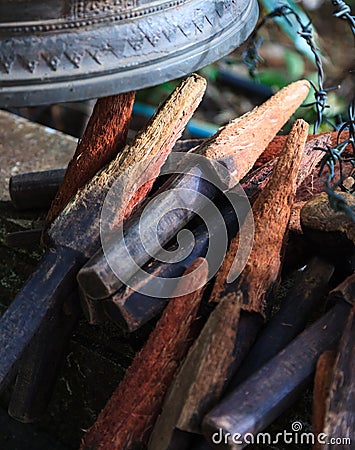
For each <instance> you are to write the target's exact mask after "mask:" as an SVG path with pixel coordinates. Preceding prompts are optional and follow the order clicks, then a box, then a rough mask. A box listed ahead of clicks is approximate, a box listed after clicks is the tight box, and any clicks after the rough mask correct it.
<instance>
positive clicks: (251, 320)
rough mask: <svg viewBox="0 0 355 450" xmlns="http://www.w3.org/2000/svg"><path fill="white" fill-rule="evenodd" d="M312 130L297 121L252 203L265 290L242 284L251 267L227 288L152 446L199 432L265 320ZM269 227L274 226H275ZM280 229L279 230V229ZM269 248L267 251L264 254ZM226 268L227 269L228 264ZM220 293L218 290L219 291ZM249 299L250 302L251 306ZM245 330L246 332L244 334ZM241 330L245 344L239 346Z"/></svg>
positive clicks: (258, 273) (258, 272)
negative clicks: (174, 432)
mask: <svg viewBox="0 0 355 450" xmlns="http://www.w3.org/2000/svg"><path fill="white" fill-rule="evenodd" d="M307 131H308V125H307V124H306V123H305V122H304V121H302V120H300V121H297V122H296V124H295V125H294V127H293V129H292V131H291V133H290V136H289V139H288V141H287V144H286V146H285V149H284V152H283V153H282V155H281V156H280V158H279V160H278V162H277V165H276V167H275V170H274V171H273V174H272V176H271V178H270V181H269V183H268V185H267V187H266V188H265V189H264V190H263V192H262V193H261V194H260V196H259V197H258V199H257V201H256V202H255V203H254V206H253V213H254V216H255V218H254V223H255V235H254V236H255V237H254V247H253V250H252V253H251V255H250V257H249V260H248V264H249V261H255V260H256V255H255V252H257V255H259V257H260V258H261V264H267V265H269V267H265V266H264V265H261V266H259V265H257V266H256V267H257V268H254V273H253V275H254V277H255V280H254V281H253V282H255V283H258V284H259V285H260V288H261V291H260V292H259V293H258V295H257V298H255V292H253V291H252V292H251V296H250V297H249V296H248V292H247V291H242V290H241V289H240V288H239V287H240V286H244V285H245V283H249V279H250V270H249V271H246V272H245V271H243V274H242V276H241V281H240V282H239V284H238V286H237V291H236V292H228V295H225V296H224V298H223V300H222V301H221V302H220V303H219V304H218V305H217V307H216V308H215V310H214V311H213V312H212V313H211V315H210V317H209V319H208V320H207V323H206V324H205V326H204V328H203V329H202V332H201V333H200V335H199V337H198V339H197V340H196V342H195V343H194V345H193V346H192V348H191V350H190V352H189V354H188V356H187V358H186V360H185V362H184V364H183V366H182V368H181V370H180V371H179V373H178V375H177V378H176V380H175V382H174V385H173V388H172V391H171V392H172V394H171V395H169V396H168V397H167V401H166V402H165V404H164V409H163V414H162V415H161V418H160V419H159V421H158V422H157V425H156V427H155V429H154V436H155V440H154V441H153V444H152V445H151V449H152V450H153V449H154V450H158V448H159V449H160V448H164V446H163V445H162V446H161V447H157V444H158V442H159V439H158V438H159V436H162V435H164V436H165V437H164V439H165V442H164V445H166V444H168V443H169V440H170V437H171V429H172V428H173V426H175V425H177V427H178V428H180V429H183V430H185V431H195V432H196V431H197V432H198V431H200V424H201V421H202V418H203V416H204V415H205V414H206V412H208V410H209V409H211V407H212V406H213V405H214V404H215V402H216V401H217V400H218V398H219V396H220V394H221V393H222V390H223V388H224V387H225V383H226V380H227V379H229V378H230V376H231V372H232V371H233V370H235V367H234V366H235V363H234V360H235V359H236V356H237V359H242V357H243V356H244V354H245V353H246V351H247V349H249V348H250V346H251V344H252V342H253V340H254V339H255V335H256V333H257V330H258V329H259V327H260V325H261V323H262V316H261V314H260V313H262V311H263V304H264V297H265V291H266V290H268V289H269V288H270V285H271V284H272V283H273V282H274V281H275V280H276V277H277V275H278V271H279V268H280V249H281V246H282V242H283V234H284V232H285V230H286V227H287V221H288V217H289V214H290V210H291V206H292V197H293V195H294V193H295V191H296V180H297V173H298V168H299V163H300V160H301V155H302V151H303V148H304V143H305V140H306V137H307ZM280 208H284V209H285V210H286V211H283V212H281V211H280ZM278 214H279V215H278ZM270 218H272V219H273V220H271V219H270ZM264 227H265V228H264ZM270 227H272V228H273V230H270V229H269V228H270ZM275 228H278V230H277V231H276V230H275ZM265 234H266V235H269V236H273V235H274V236H275V239H273V240H272V241H271V242H272V245H273V248H270V249H269V247H268V246H265V242H264V235H265ZM277 239H278V240H277ZM232 244H233V241H232ZM232 244H231V245H232ZM267 244H268V245H269V244H270V243H267ZM262 245H264V247H262ZM266 248H267V249H268V251H267V252H265V249H266ZM265 253H268V254H272V255H273V256H274V258H276V262H275V261H272V262H271V263H270V261H269V260H266V261H265V260H263V259H262V258H264V259H265V256H264V255H265ZM227 258H228V256H227ZM277 262H278V263H277ZM221 270H223V265H222V268H221ZM227 273H228V272H227ZM226 276H227V274H225V275H224V279H223V283H224V280H225V278H226ZM217 277H218V275H217ZM217 279H218V278H217ZM218 287H219V286H218ZM220 291H221V289H220V288H219V289H218V293H219V292H220ZM253 294H254V297H253ZM244 296H245V297H244ZM246 300H248V301H249V300H250V301H251V302H250V304H251V305H252V306H253V307H252V308H250V306H249V304H248V303H249V302H247V301H246ZM248 306H249V307H248ZM244 307H246V309H247V310H249V311H253V309H254V310H255V311H256V313H257V314H255V312H253V313H252V314H249V316H246V317H245V320H244V321H243V324H242V325H240V324H239V319H240V313H241V309H242V308H244ZM238 324H239V329H238ZM244 325H245V326H244ZM242 330H247V331H246V332H245V331H243V332H242ZM238 333H239V335H240V337H239V342H241V343H242V345H241V347H242V348H238V346H236V337H237V334H238ZM250 336H251V339H250ZM238 352H239V354H238ZM235 353H237V355H236V354H235ZM232 369H233V370H232Z"/></svg>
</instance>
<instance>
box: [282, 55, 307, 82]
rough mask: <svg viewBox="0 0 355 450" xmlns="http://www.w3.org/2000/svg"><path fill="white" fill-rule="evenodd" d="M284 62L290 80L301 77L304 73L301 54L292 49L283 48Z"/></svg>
mask: <svg viewBox="0 0 355 450" xmlns="http://www.w3.org/2000/svg"><path fill="white" fill-rule="evenodd" d="M285 63H286V68H287V72H288V76H289V80H290V81H296V80H299V79H300V78H302V76H303V74H304V62H303V59H302V56H301V55H300V54H299V53H297V52H294V51H292V50H285Z"/></svg>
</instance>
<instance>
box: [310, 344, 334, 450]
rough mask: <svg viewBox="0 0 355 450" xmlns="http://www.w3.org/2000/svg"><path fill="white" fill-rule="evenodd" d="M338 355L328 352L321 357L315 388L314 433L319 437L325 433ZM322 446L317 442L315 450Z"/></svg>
mask: <svg viewBox="0 0 355 450" xmlns="http://www.w3.org/2000/svg"><path fill="white" fill-rule="evenodd" d="M335 356H336V353H335V351H332V350H328V351H326V352H324V353H322V355H321V356H320V357H319V359H318V362H317V369H316V374H315V377H314V388H313V408H312V431H313V434H314V435H315V436H318V435H319V434H320V433H322V431H323V427H324V417H325V408H326V401H327V398H328V395H329V388H330V383H331V379H332V373H333V368H334V361H335ZM321 448H322V446H321V444H320V443H319V442H318V439H316V440H315V443H314V445H313V450H321Z"/></svg>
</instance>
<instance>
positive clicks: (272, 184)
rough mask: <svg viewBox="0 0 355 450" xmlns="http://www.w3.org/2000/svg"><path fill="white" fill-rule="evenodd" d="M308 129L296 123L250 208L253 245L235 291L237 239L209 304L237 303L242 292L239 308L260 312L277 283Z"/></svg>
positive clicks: (305, 125)
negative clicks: (221, 301)
mask: <svg viewBox="0 0 355 450" xmlns="http://www.w3.org/2000/svg"><path fill="white" fill-rule="evenodd" d="M307 131H308V126H307V124H306V123H305V122H304V121H297V122H296V124H295V126H294V128H293V131H292V132H291V133H290V135H289V137H288V140H287V142H286V147H285V149H288V151H286V150H285V151H284V152H283V153H282V155H281V156H280V158H279V160H278V162H277V165H276V167H275V169H274V171H273V175H272V177H271V178H270V181H269V183H268V184H267V186H266V188H265V189H264V190H263V191H262V193H261V194H260V196H259V197H258V199H257V200H256V202H255V203H254V205H253V215H254V242H253V250H252V253H251V255H250V257H249V260H248V262H247V264H246V266H245V268H244V270H243V277H242V279H241V281H240V283H239V284H238V290H235V286H233V284H232V283H228V280H231V279H233V275H234V274H235V271H236V270H237V266H236V264H235V263H234V261H235V257H236V253H237V249H238V244H239V235H237V236H236V237H235V238H234V239H233V240H232V242H231V245H230V247H229V250H228V252H227V255H226V258H225V260H224V262H223V264H222V267H221V269H220V270H219V272H218V274H217V278H216V282H215V285H214V289H213V292H212V295H211V300H213V301H216V302H218V301H220V300H221V299H222V298H224V297H225V296H226V295H228V297H230V298H235V299H237V298H238V297H239V296H240V293H241V292H245V293H247V295H246V297H247V298H244V296H243V295H242V297H241V299H240V300H241V305H242V308H243V309H245V310H248V311H255V312H258V313H260V312H262V310H263V305H264V297H265V293H266V292H267V291H268V289H269V288H270V287H271V285H272V284H273V283H274V282H275V280H276V279H277V275H278V273H279V270H280V263H281V261H280V252H281V248H282V245H283V241H284V234H285V231H286V228H287V225H288V222H289V219H290V214H291V210H292V205H293V197H294V195H295V190H296V187H297V179H298V172H299V167H300V160H301V156H302V152H303V148H304V145H305V141H306V138H307Z"/></svg>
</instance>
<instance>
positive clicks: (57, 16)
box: [0, 0, 258, 107]
mask: <svg viewBox="0 0 355 450" xmlns="http://www.w3.org/2000/svg"><path fill="white" fill-rule="evenodd" d="M257 17H258V6H257V2H256V0H175V1H166V0H165V1H163V0H46V1H42V0H1V2H0V106H1V107H10V106H25V105H27V106H29V105H40V104H48V103H57V102H64V101H74V100H83V99H88V98H95V97H102V96H106V95H110V94H116V93H119V92H127V91H130V90H136V89H141V88H144V87H148V86H153V85H156V84H160V83H162V82H165V81H167V80H171V79H176V78H179V77H181V76H184V75H186V74H187V73H190V72H193V71H196V70H197V69H199V68H201V67H203V66H206V65H207V64H209V63H211V62H213V61H216V60H217V59H219V58H221V57H222V56H224V55H226V54H228V53H229V52H231V51H232V50H233V49H234V48H236V47H237V46H239V45H240V44H241V43H242V42H243V41H244V40H245V39H246V38H247V37H248V35H249V34H250V33H251V31H252V30H253V28H254V26H255V24H256V21H257Z"/></svg>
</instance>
